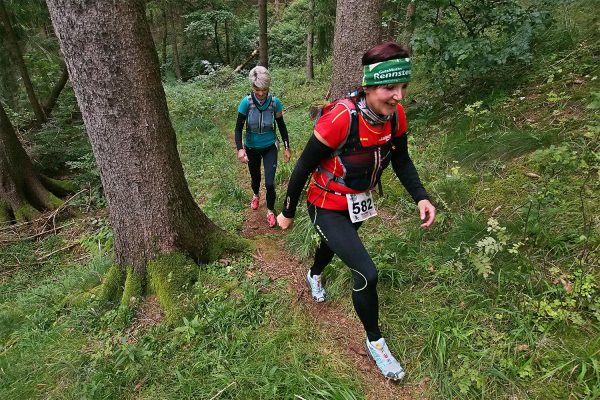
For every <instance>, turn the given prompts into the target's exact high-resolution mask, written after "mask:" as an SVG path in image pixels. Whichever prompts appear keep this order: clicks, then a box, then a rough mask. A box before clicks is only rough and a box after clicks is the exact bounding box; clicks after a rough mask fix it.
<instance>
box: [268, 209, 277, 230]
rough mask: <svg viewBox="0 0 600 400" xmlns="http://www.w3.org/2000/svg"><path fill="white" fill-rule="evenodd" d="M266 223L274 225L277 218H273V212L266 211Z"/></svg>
mask: <svg viewBox="0 0 600 400" xmlns="http://www.w3.org/2000/svg"><path fill="white" fill-rule="evenodd" d="M267 223H268V224H269V226H270V227H271V228H273V227H274V226H275V225H277V219H276V218H275V214H273V212H272V211H269V212H268V213H267Z"/></svg>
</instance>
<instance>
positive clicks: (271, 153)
mask: <svg viewBox="0 0 600 400" xmlns="http://www.w3.org/2000/svg"><path fill="white" fill-rule="evenodd" d="M246 155H247V156H248V169H249V170H250V177H251V178H252V191H253V192H254V194H255V195H257V196H258V191H259V189H260V160H261V159H262V162H263V166H264V168H265V187H266V189H267V208H268V209H269V210H275V171H276V170H277V146H275V145H274V144H273V145H272V146H269V147H266V148H264V149H246Z"/></svg>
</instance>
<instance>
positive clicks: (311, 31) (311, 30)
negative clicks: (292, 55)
mask: <svg viewBox="0 0 600 400" xmlns="http://www.w3.org/2000/svg"><path fill="white" fill-rule="evenodd" d="M309 7H310V11H309V26H308V33H307V34H306V79H308V80H309V81H312V80H313V79H314V78H315V71H314V65H313V47H314V44H315V26H314V25H315V16H314V13H315V0H310V2H309Z"/></svg>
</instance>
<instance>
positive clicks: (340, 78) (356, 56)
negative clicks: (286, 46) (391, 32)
mask: <svg viewBox="0 0 600 400" xmlns="http://www.w3.org/2000/svg"><path fill="white" fill-rule="evenodd" d="M380 14H381V10H380V6H379V0H338V1H337V8H336V19H335V35H334V41H333V77H332V86H331V96H332V98H334V99H338V98H342V97H345V96H346V95H347V94H348V93H349V92H351V91H352V90H354V89H357V88H359V87H360V84H361V81H362V74H363V68H362V64H361V57H362V55H363V53H364V52H365V51H366V50H367V49H369V48H370V47H372V46H374V45H375V44H377V43H379V41H380V37H381V25H380V21H381V18H380Z"/></svg>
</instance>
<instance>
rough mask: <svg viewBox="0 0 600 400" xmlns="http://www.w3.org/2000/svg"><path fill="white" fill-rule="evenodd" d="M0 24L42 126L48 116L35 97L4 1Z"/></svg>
mask: <svg viewBox="0 0 600 400" xmlns="http://www.w3.org/2000/svg"><path fill="white" fill-rule="evenodd" d="M0 23H1V25H2V26H3V28H4V33H5V38H6V46H7V48H8V50H9V51H10V53H12V57H13V62H14V63H15V65H16V66H17V68H18V69H19V72H20V74H21V78H22V79H23V84H24V85H25V91H26V92H27V97H28V98H29V103H30V104H31V108H32V109H33V113H34V115H35V118H36V119H37V121H38V123H39V124H42V123H44V122H45V121H46V115H45V114H44V110H42V106H41V105H40V103H39V101H38V99H37V96H36V95H35V90H34V89H33V84H32V83H31V79H30V78H29V72H28V71H27V67H26V66H25V61H24V60H23V54H22V53H21V48H20V47H19V43H18V41H17V36H16V35H15V31H14V30H13V28H12V25H11V23H10V18H9V16H8V13H7V12H6V7H5V6H4V0H0Z"/></svg>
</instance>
